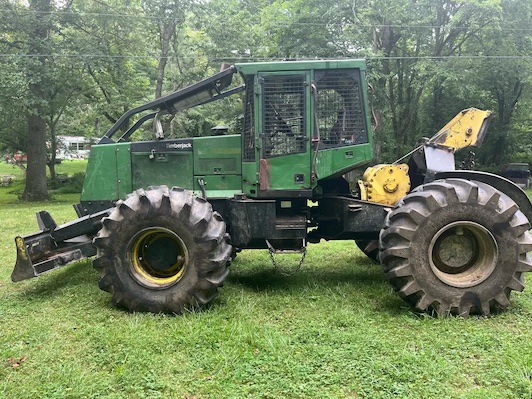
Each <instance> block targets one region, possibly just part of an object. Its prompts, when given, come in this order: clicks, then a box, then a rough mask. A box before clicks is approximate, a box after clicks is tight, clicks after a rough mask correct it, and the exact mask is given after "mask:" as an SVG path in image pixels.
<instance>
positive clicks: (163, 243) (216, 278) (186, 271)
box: [93, 186, 232, 313]
mask: <svg viewBox="0 0 532 399" xmlns="http://www.w3.org/2000/svg"><path fill="white" fill-rule="evenodd" d="M102 224H103V228H102V229H101V230H100V232H99V233H98V236H97V237H96V238H95V239H94V245H95V246H96V247H97V249H98V254H97V258H96V259H95V260H94V262H93V266H94V267H95V268H96V269H99V270H100V282H99V285H100V288H101V289H102V290H104V291H108V292H109V293H111V295H112V303H113V305H114V306H117V307H123V308H126V309H128V310H129V311H149V312H153V313H161V312H162V313H182V312H183V311H184V310H186V309H193V308H197V307H199V306H201V305H205V304H207V303H209V302H211V301H212V300H213V299H214V297H215V296H216V294H217V291H218V287H219V286H221V285H222V283H223V281H224V280H225V278H226V276H227V274H228V269H227V263H228V261H229V259H230V256H231V251H232V246H231V245H230V238H229V235H228V234H227V233H226V226H225V223H224V221H223V220H222V217H221V216H220V215H219V214H218V213H217V212H215V211H213V209H212V206H211V204H210V203H208V202H207V201H206V200H204V199H203V198H199V197H196V196H194V195H193V194H192V193H191V192H190V191H186V190H183V189H179V188H172V189H171V190H169V189H168V187H166V186H161V187H150V188H148V189H147V190H146V191H145V190H143V189H139V190H137V191H135V192H134V193H133V194H131V195H130V196H129V197H128V198H127V199H126V200H124V201H119V202H118V203H117V206H116V208H115V209H114V211H113V212H112V213H111V214H110V215H109V217H106V218H104V219H103V221H102Z"/></svg>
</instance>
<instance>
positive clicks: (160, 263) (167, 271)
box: [128, 227, 189, 289]
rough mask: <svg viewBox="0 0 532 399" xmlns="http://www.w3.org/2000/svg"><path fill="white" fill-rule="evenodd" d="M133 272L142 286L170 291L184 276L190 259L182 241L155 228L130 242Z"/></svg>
mask: <svg viewBox="0 0 532 399" xmlns="http://www.w3.org/2000/svg"><path fill="white" fill-rule="evenodd" d="M128 254H129V257H130V261H131V262H130V265H131V268H130V270H131V272H132V274H133V277H135V279H136V280H137V281H138V282H139V283H140V284H142V285H144V286H147V287H150V288H156V289H157V288H159V289H163V288H167V287H169V286H171V285H173V284H175V283H176V282H177V281H179V279H180V278H181V277H182V276H183V273H184V272H185V269H186V265H187V263H188V260H189V254H188V251H187V247H186V245H185V243H184V242H183V240H182V239H181V238H180V237H179V236H178V235H177V234H175V233H174V232H172V231H171V230H168V229H165V228H162V227H152V228H148V229H144V230H142V231H140V232H139V233H137V234H136V235H135V236H134V237H133V238H132V239H131V241H130V243H129V251H128Z"/></svg>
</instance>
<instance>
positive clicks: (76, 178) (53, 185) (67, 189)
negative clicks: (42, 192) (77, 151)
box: [48, 172, 85, 194]
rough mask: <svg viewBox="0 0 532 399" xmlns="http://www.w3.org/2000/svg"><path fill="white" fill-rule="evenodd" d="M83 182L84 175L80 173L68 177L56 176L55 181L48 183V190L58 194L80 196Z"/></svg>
mask: <svg viewBox="0 0 532 399" xmlns="http://www.w3.org/2000/svg"><path fill="white" fill-rule="evenodd" d="M84 180H85V173H82V172H78V173H74V174H73V175H72V176H68V177H64V176H61V175H58V176H57V177H56V178H55V179H53V180H49V181H48V188H49V189H50V190H54V191H55V192H57V193H60V194H80V193H81V190H82V189H83V181H84Z"/></svg>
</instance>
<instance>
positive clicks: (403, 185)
mask: <svg viewBox="0 0 532 399" xmlns="http://www.w3.org/2000/svg"><path fill="white" fill-rule="evenodd" d="M358 186H359V188H360V199H362V200H364V201H371V202H377V203H379V204H386V205H395V204H396V203H397V202H398V201H399V200H400V199H401V198H402V197H404V196H405V195H406V194H407V193H408V192H409V191H410V177H409V176H408V165H406V164H398V165H387V164H381V165H375V166H372V167H370V168H367V169H366V171H365V172H364V175H363V176H362V180H359V181H358Z"/></svg>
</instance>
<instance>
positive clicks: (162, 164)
mask: <svg viewBox="0 0 532 399" xmlns="http://www.w3.org/2000/svg"><path fill="white" fill-rule="evenodd" d="M150 155H151V154H150V152H138V153H132V154H131V165H132V172H133V182H132V183H133V187H132V188H133V189H137V188H139V187H148V186H159V185H163V184H164V185H166V186H168V187H173V186H178V187H183V188H188V189H190V188H192V152H169V153H165V154H158V155H156V156H155V157H154V158H153V159H150Z"/></svg>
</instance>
